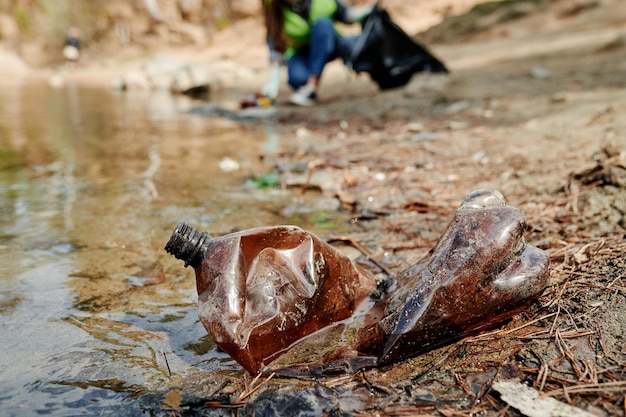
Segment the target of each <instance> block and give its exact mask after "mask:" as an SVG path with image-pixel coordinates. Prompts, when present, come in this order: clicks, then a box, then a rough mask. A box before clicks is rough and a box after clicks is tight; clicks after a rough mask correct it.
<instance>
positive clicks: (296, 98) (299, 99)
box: [289, 84, 317, 107]
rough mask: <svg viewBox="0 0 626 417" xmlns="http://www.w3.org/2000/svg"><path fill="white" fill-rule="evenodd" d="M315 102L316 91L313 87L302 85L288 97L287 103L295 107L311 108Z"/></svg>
mask: <svg viewBox="0 0 626 417" xmlns="http://www.w3.org/2000/svg"><path fill="white" fill-rule="evenodd" d="M316 101H317V90H316V88H315V87H311V86H309V85H306V84H305V85H303V86H302V87H300V88H298V90H297V91H296V92H295V93H293V94H292V95H291V97H289V102H290V103H291V104H295V105H296V106H304V107H306V106H313V105H314V104H315V103H316Z"/></svg>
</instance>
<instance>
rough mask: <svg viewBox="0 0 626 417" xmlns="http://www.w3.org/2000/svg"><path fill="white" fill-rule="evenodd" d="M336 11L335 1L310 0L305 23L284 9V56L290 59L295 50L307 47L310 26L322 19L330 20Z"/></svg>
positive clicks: (302, 19) (298, 16) (300, 17)
mask: <svg viewBox="0 0 626 417" xmlns="http://www.w3.org/2000/svg"><path fill="white" fill-rule="evenodd" d="M336 11H337V2H336V1H335V0H312V1H311V8H310V10H309V21H308V22H307V21H306V20H304V18H303V17H302V16H300V15H299V14H297V13H294V12H292V11H291V10H289V9H288V8H286V7H285V8H284V9H283V13H284V16H285V34H286V35H287V46H288V47H287V51H286V52H285V56H286V57H290V56H291V55H293V54H294V52H295V51H296V49H298V48H301V47H303V46H305V45H307V44H308V43H309V36H310V35H311V25H312V24H313V23H315V22H317V21H318V20H319V19H321V18H324V17H328V18H331V19H332V18H333V16H334V15H335V12H336Z"/></svg>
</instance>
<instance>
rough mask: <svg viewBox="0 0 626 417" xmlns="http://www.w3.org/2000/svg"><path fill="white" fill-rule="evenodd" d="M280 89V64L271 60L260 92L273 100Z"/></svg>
mask: <svg viewBox="0 0 626 417" xmlns="http://www.w3.org/2000/svg"><path fill="white" fill-rule="evenodd" d="M279 90H280V64H279V63H275V62H272V64H271V66H270V71H269V78H268V80H267V82H266V83H265V85H264V86H263V88H261V93H262V94H263V95H265V96H266V97H267V98H270V99H272V100H274V99H275V98H276V97H277V96H278V91H279Z"/></svg>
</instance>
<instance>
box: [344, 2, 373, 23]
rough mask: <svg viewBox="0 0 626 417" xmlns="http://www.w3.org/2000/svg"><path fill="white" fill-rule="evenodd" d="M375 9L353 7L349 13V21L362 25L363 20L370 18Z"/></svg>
mask: <svg viewBox="0 0 626 417" xmlns="http://www.w3.org/2000/svg"><path fill="white" fill-rule="evenodd" d="M374 7H375V6H362V7H352V8H351V9H350V10H349V11H348V20H350V21H351V22H352V23H360V22H361V21H363V19H365V18H366V17H367V16H369V14H370V13H372V10H374Z"/></svg>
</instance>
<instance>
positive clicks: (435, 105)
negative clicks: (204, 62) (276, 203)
mask: <svg viewBox="0 0 626 417" xmlns="http://www.w3.org/2000/svg"><path fill="white" fill-rule="evenodd" d="M535 3H536V2H527V3H526V6H523V7H521V6H520V7H519V8H518V9H516V10H515V13H511V14H507V13H504V12H502V11H499V12H494V13H491V14H489V15H486V16H484V17H481V18H477V19H476V22H478V23H477V24H476V25H475V26H473V28H472V29H471V30H470V31H467V32H456V35H454V36H452V35H450V36H448V37H447V38H446V39H443V38H442V35H441V34H440V33H438V32H437V31H436V30H434V29H433V30H431V31H429V32H427V33H424V34H422V35H420V36H419V37H418V38H419V39H420V40H424V42H426V43H427V45H428V46H429V48H430V49H431V50H432V51H433V52H434V53H435V54H436V55H437V56H438V57H440V58H441V59H442V60H443V61H444V62H445V63H446V65H447V66H448V67H449V68H450V70H451V74H450V75H448V76H445V77H444V76H429V75H420V76H416V77H414V79H413V80H412V82H411V83H410V84H409V85H408V86H407V87H405V88H402V89H397V90H392V91H385V92H379V91H378V90H377V89H376V87H375V85H373V83H372V82H371V81H370V80H369V79H368V78H367V76H366V75H359V76H356V75H354V74H350V73H348V72H347V71H346V70H345V69H343V68H342V67H341V65H340V64H338V63H333V64H332V65H331V66H330V67H329V69H328V72H327V73H326V74H325V75H324V80H323V86H322V88H321V91H320V99H321V103H320V105H319V106H317V107H314V108H312V109H299V108H293V107H289V106H287V105H286V104H284V103H285V99H286V97H287V94H288V91H284V92H283V94H282V95H281V96H280V98H279V116H278V120H279V122H280V124H281V125H282V126H283V127H284V131H285V132H286V133H285V135H286V136H287V137H289V140H288V142H289V144H288V145H287V146H286V149H285V150H284V152H283V153H282V154H281V155H280V156H279V157H278V158H277V159H276V160H275V161H274V162H273V163H275V166H276V169H277V170H278V171H279V172H280V173H281V178H282V182H283V185H285V186H289V187H293V188H294V189H295V190H296V191H298V192H300V191H301V192H302V193H303V195H304V196H305V197H306V198H310V199H314V198H315V196H318V195H320V194H325V195H330V196H335V197H336V198H337V200H338V201H339V202H340V206H341V210H344V211H345V212H346V213H350V215H351V216H352V218H353V222H352V223H353V226H352V227H351V229H350V232H349V233H348V235H349V236H350V237H351V238H353V239H355V240H357V241H358V242H359V243H360V244H361V245H363V246H365V247H366V248H368V249H369V251H370V253H369V256H370V257H372V258H373V259H376V260H377V261H378V262H381V263H383V264H385V265H386V266H387V267H388V268H390V269H392V270H401V269H402V268H404V267H406V266H407V265H410V264H411V263H412V262H413V261H415V260H417V259H419V258H421V257H422V256H424V254H425V253H426V252H427V251H428V250H429V249H430V248H431V247H432V246H433V245H434V244H435V242H436V241H437V239H438V238H439V236H440V235H441V233H442V232H443V230H444V228H445V227H446V225H447V223H448V221H449V220H450V219H451V218H452V215H453V213H454V210H455V209H456V207H457V206H458V204H459V203H460V201H461V200H462V199H463V197H464V196H465V195H466V194H467V193H468V192H470V191H472V190H475V189H479V188H495V189H498V190H499V191H500V192H502V194H504V196H505V197H506V199H507V201H508V203H509V204H510V205H513V206H515V207H518V208H519V209H521V210H522V212H523V213H525V215H526V216H527V218H528V222H529V225H530V230H529V231H528V233H527V240H528V241H529V242H530V243H531V244H533V245H536V246H538V247H540V248H542V249H544V250H545V251H547V253H548V254H549V256H550V259H551V275H550V284H549V287H548V288H547V289H546V291H545V292H544V294H543V295H542V296H541V298H540V299H539V300H538V302H537V303H536V304H534V305H532V306H531V307H530V308H529V309H528V311H526V312H524V313H523V314H520V315H518V316H516V317H515V318H514V319H513V320H512V321H511V322H509V323H508V324H506V325H505V326H503V327H502V328H499V329H498V330H496V331H494V332H491V333H488V334H486V335H480V336H476V337H472V338H469V339H466V340H462V341H460V342H458V343H455V344H452V345H450V346H447V347H444V348H442V349H438V350H436V351H433V352H431V353H428V354H425V355H422V356H419V357H417V358H414V359H412V360H407V361H404V362H402V363H398V364H396V365H394V366H389V367H386V368H383V369H375V370H370V371H367V372H362V373H359V374H357V375H348V376H342V377H338V378H334V379H326V380H316V381H295V380H290V379H278V378H274V379H272V380H270V381H264V380H263V379H260V380H257V381H251V378H250V379H249V380H242V379H241V378H240V374H237V376H229V375H219V376H216V375H214V374H203V373H198V375H194V376H191V377H189V378H188V379H186V380H185V381H180V385H179V387H177V388H176V389H175V390H173V391H172V392H171V393H170V394H169V396H168V397H166V403H165V405H164V406H163V409H168V408H169V409H173V410H174V411H173V412H175V413H180V415H213V414H215V415H275V414H271V410H272V409H273V408H279V407H286V408H283V411H284V410H285V409H287V410H289V409H290V408H289V407H296V405H297V407H296V408H297V409H298V410H300V411H298V413H293V414H291V415H322V414H327V415H343V414H341V413H345V415H380V416H409V415H411V416H416V415H433V416H470V415H500V416H518V415H529V416H540V415H563V416H564V415H597V416H624V415H625V413H626V401H625V398H626V256H625V255H624V253H625V251H626V240H625V239H624V236H625V235H624V233H625V229H626V153H625V152H626V151H625V150H626V89H625V88H626V7H624V5H623V2H622V1H621V0H597V1H594V0H577V1H574V2H571V1H551V2H547V3H540V4H539V5H536V4H535ZM394 5H395V6H394V7H395V8H390V9H391V11H392V17H394V16H399V17H398V21H399V22H400V21H401V23H403V26H404V27H405V28H406V25H407V23H406V22H407V21H408V20H409V19H408V18H407V17H406V15H405V14H403V13H402V3H398V4H396V3H394ZM423 7H425V6H423ZM440 12H441V11H439V12H438V13H440ZM503 16H505V17H506V16H508V19H506V18H505V17H503ZM501 20H504V21H501ZM428 22H431V21H429V20H428V19H424V20H423V23H424V24H425V25H426V26H427V23H428ZM242 24H246V25H250V26H246V27H247V28H248V29H250V30H249V31H245V32H246V35H245V36H243V37H242V38H243V39H240V40H239V41H238V42H235V43H232V44H230V48H229V51H230V52H229V53H228V54H227V55H228V57H229V58H230V59H235V60H238V61H240V62H242V63H243V62H246V61H247V62H254V63H255V64H253V65H252V66H253V69H254V70H255V74H256V77H255V78H252V79H249V80H245V82H241V83H239V84H238V85H237V86H230V88H232V89H233V90H234V91H235V92H236V91H241V94H244V93H245V92H246V91H248V90H249V89H250V88H253V87H254V86H258V85H261V83H262V80H263V76H264V65H265V61H264V60H265V50H264V49H263V45H262V42H257V41H255V42H253V43H252V44H253V45H254V48H248V49H249V50H246V48H245V47H244V45H245V43H244V44H242V42H246V39H247V37H248V36H255V35H258V34H259V33H262V30H261V29H260V28H257V27H256V26H254V25H252V24H251V23H242ZM418 26H419V25H418V24H416V25H415V27H412V28H408V29H407V31H409V33H415V31H416V30H421V29H424V27H422V28H420V27H418ZM453 31H454V28H452V27H448V28H447V32H446V33H448V34H450V33H452V32H453ZM219 36H221V37H223V39H230V40H233V39H236V38H237V34H236V32H228V31H225V33H222V34H220V35H219ZM181 54H182V52H181ZM220 54H221V56H224V54H226V52H224V51H223V50H222V51H221V52H218V51H216V50H215V49H213V50H211V51H209V50H207V51H206V52H203V55H202V56H203V58H206V59H209V58H210V57H211V56H220ZM106 71H108V72H109V73H110V72H111V70H110V69H108V70H106ZM106 71H104V70H103V73H105V72H106ZM95 72H97V71H91V72H89V71H86V70H85V71H83V72H82V73H81V70H80V69H78V70H77V73H76V74H75V77H76V79H77V80H81V79H82V80H87V79H92V78H93V77H95V75H94V73H95ZM81 77H82V78H81ZM90 77H91V78H90ZM302 167H305V169H304V173H298V170H299V171H302V169H301V168H302ZM309 174H310V175H309ZM330 236H331V235H329V236H324V237H330ZM502 381H517V382H523V383H524V384H525V385H526V386H529V387H532V388H534V389H535V390H537V392H540V393H541V394H542V395H541V398H542V399H555V400H557V401H558V407H561V408H560V410H561V411H560V412H556V413H555V414H540V413H536V412H535V413H533V412H531V411H529V409H528V408H524V407H528V404H529V403H530V402H531V401H527V402H526V405H521V406H520V405H514V404H515V403H514V401H513V400H510V399H508V397H507V396H506V395H505V394H503V393H502V391H501V385H498V383H499V382H502ZM256 388H258V390H256ZM179 394H180V395H182V398H183V399H184V400H185V401H187V400H190V399H194V401H195V402H194V403H193V404H192V405H189V404H188V403H183V404H181V402H180V401H179V397H178V395H179ZM270 397H271V398H272V400H271V401H270V402H269V403H268V401H269V400H268V398H270ZM200 399H202V400H200ZM207 400H211V401H210V402H206V401H207ZM185 404H187V405H186V406H185ZM268 404H270V405H271V406H268ZM294 404H295V405H294ZM566 404H569V405H572V406H574V407H576V409H575V410H574V409H567V408H566V406H565V405H566ZM307 410H310V412H309V411H307ZM337 410H341V411H340V412H339V411H337ZM544 411H545V407H544ZM307 413H308V414H307ZM575 413H579V414H575ZM276 415H278V414H276ZM283 415H284V414H283Z"/></svg>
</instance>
